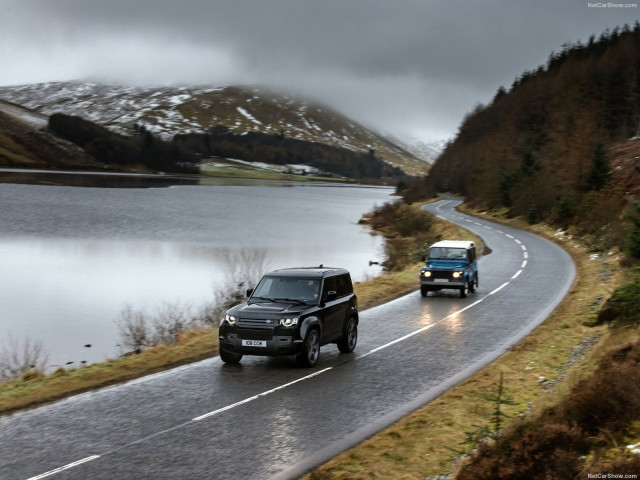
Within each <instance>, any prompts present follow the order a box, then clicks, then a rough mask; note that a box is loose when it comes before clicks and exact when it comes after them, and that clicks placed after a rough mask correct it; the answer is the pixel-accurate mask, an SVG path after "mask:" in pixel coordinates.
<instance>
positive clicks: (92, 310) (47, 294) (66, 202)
mask: <svg viewBox="0 0 640 480" xmlns="http://www.w3.org/2000/svg"><path fill="white" fill-rule="evenodd" d="M219 183H221V182H219ZM243 183H247V182H243ZM109 186H111V187H113V186H115V185H112V184H111V185H109ZM391 192H392V190H391V189H388V188H371V187H359V186H334V185H329V184H315V185H309V184H286V183H274V184H271V185H264V184H252V185H223V184H219V185H209V186H203V185H197V186H187V185H177V186H172V187H169V188H77V187H68V186H45V185H21V184H6V183H0V259H2V260H1V262H0V265H1V266H0V345H2V342H3V340H6V339H8V338H13V339H15V340H22V339H25V338H29V339H31V340H39V341H41V342H42V343H43V344H44V346H45V349H46V350H47V352H48V353H49V364H50V365H65V364H66V363H67V362H77V363H79V362H80V361H83V360H84V361H87V362H89V363H91V362H96V361H102V360H104V359H105V358H107V357H114V356H117V355H118V354H119V353H121V348H119V347H117V346H116V345H117V344H119V343H120V339H119V334H118V328H117V325H116V320H117V318H118V317H119V315H120V312H121V311H122V309H123V308H124V307H125V306H126V305H131V306H132V307H133V308H134V309H143V310H145V311H147V312H148V313H153V312H154V311H155V310H157V309H159V308H161V307H162V305H163V304H164V303H181V304H182V305H187V304H188V305H191V306H193V307H194V308H197V307H198V306H200V305H202V304H204V303H206V302H207V301H210V300H211V299H212V296H213V292H214V291H215V290H216V288H220V286H221V285H222V284H223V283H224V281H225V278H227V277H228V271H229V269H230V268H231V267H230V262H231V263H232V262H233V261H234V259H236V258H237V257H238V255H240V254H241V253H242V252H251V251H256V250H257V251H263V252H266V265H265V267H266V268H268V269H272V268H282V267H290V266H301V265H304V266H306V265H319V264H321V263H322V264H324V265H330V266H343V267H346V268H348V269H349V270H350V271H351V273H352V276H353V277H354V280H362V279H363V278H365V277H366V276H373V275H376V274H377V273H379V270H377V268H378V267H376V266H369V261H370V260H376V261H379V260H381V257H382V239H381V238H380V237H378V236H373V235H371V234H370V233H369V230H368V229H366V228H364V227H362V226H360V225H358V223H357V222H358V220H359V219H360V218H361V216H362V214H363V213H365V212H368V211H371V210H372V209H373V208H374V206H376V205H380V204H382V203H384V202H385V201H387V200H389V195H390V193H391ZM85 344H91V345H92V346H91V347H90V348H86V347H84V345H85Z"/></svg>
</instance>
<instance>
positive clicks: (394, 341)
mask: <svg viewBox="0 0 640 480" xmlns="http://www.w3.org/2000/svg"><path fill="white" fill-rule="evenodd" d="M456 313H457V312H456ZM452 315H453V314H452ZM434 325H435V323H430V324H429V325H425V326H424V327H422V328H419V329H418V330H415V331H413V332H411V333H409V334H407V335H405V336H404V337H400V338H396V339H395V340H393V341H391V342H389V343H386V344H384V345H380V346H379V347H376V348H374V349H373V350H369V351H368V352H367V353H364V354H362V355H360V356H359V357H356V360H358V359H359V358H364V357H368V356H369V355H371V354H373V353H376V352H379V351H380V350H384V349H385V348H387V347H390V346H391V345H395V344H396V343H399V342H402V341H404V340H406V339H407V338H411V337H413V336H414V335H417V334H419V333H422V332H424V331H426V330H429V329H430V328H431V327H433V326H434Z"/></svg>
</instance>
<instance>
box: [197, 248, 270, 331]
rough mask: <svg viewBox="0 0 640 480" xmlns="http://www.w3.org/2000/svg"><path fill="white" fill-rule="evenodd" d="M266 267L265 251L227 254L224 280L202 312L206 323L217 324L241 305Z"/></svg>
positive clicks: (244, 251) (241, 251)
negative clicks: (247, 291) (228, 311)
mask: <svg viewBox="0 0 640 480" xmlns="http://www.w3.org/2000/svg"><path fill="white" fill-rule="evenodd" d="M267 267H268V260H267V249H265V248H252V249H244V250H240V251H239V252H233V253H228V254H227V255H226V256H225V260H224V269H225V272H226V274H225V278H224V281H223V282H222V285H220V286H219V287H218V288H217V289H216V291H215V292H214V294H213V300H212V301H211V302H210V303H209V304H207V305H206V306H205V307H204V308H203V310H202V316H203V318H204V319H205V322H206V323H209V324H217V323H218V321H219V320H220V319H221V318H222V316H223V315H224V314H225V312H226V311H227V310H229V309H230V308H231V307H233V306H234V305H237V304H239V303H241V302H242V301H243V300H244V298H245V296H246V290H247V289H248V288H253V287H254V286H255V285H256V284H257V283H258V281H259V280H260V278H261V277H262V274H263V273H264V271H265V270H266V269H267Z"/></svg>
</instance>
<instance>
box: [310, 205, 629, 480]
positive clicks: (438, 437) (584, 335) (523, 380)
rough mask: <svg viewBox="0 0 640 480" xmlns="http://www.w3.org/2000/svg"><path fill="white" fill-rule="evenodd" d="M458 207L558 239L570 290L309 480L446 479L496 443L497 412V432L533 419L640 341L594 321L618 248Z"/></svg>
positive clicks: (607, 292) (616, 266) (614, 278)
mask: <svg viewBox="0 0 640 480" xmlns="http://www.w3.org/2000/svg"><path fill="white" fill-rule="evenodd" d="M465 213H470V214H475V215H478V216H482V217H484V218H487V219H489V220H492V221H499V222H503V223H508V224H509V225H511V226H515V227H518V228H523V229H528V230H530V231H533V232H534V233H537V234H539V235H542V236H545V237H547V238H549V239H551V240H553V241H555V242H557V243H559V244H560V245H561V246H563V248H565V249H566V250H567V251H568V252H569V253H570V254H571V255H572V257H573V259H574V262H575V264H576V268H577V277H576V281H575V283H574V285H573V287H572V289H571V291H570V292H569V294H568V295H567V297H566V298H565V300H564V301H563V303H562V304H561V305H560V306H559V307H558V308H557V309H556V310H555V311H554V312H553V314H552V315H551V316H550V317H549V318H548V319H547V320H546V321H545V322H543V324H542V325H540V326H539V327H538V328H536V329H535V330H534V331H533V332H532V333H531V334H530V335H529V336H528V337H526V338H525V339H524V340H522V341H521V342H519V343H518V344H516V345H515V346H514V347H512V348H511V349H510V350H509V351H508V352H506V353H505V354H504V355H502V356H501V357H500V358H499V359H498V360H496V361H495V362H493V363H492V364H490V365H488V366H487V367H485V368H484V369H482V370H480V371H478V372H477V373H475V374H474V375H472V376H471V377H469V378H468V379H467V380H466V381H464V382H462V383H461V384H459V385H457V386H456V387H454V388H452V389H450V390H449V391H447V392H446V393H444V394H443V395H441V396H440V397H439V398H437V399H436V400H434V401H433V402H431V403H429V404H427V405H425V406H424V407H422V408H421V409H419V410H417V411H415V412H414V413H412V414H411V415H409V416H408V417H406V418H404V419H403V420H401V421H399V422H397V423H396V424H394V425H392V426H390V427H388V428H386V429H384V430H383V431H382V432H380V433H379V434H377V435H375V436H373V437H371V438H369V439H368V440H366V441H365V442H363V443H361V444H360V445H358V446H356V447H354V448H352V449H350V450H348V451H346V452H344V453H342V454H341V455H339V456H337V457H335V458H334V459H333V460H331V461H330V462H328V463H327V464H325V465H323V466H321V467H319V468H318V469H316V470H315V471H314V472H312V473H310V474H308V475H307V476H305V477H304V478H305V479H306V480H316V479H349V480H359V479H368V478H404V479H416V480H418V479H420V480H422V479H424V478H425V477H427V478H450V475H452V474H455V473H456V472H457V470H458V469H459V468H460V466H461V465H462V464H464V463H465V462H466V461H467V459H468V455H469V453H470V452H471V451H472V450H474V449H475V448H476V447H477V443H478V441H480V440H482V441H483V442H489V443H491V442H493V440H492V437H495V436H496V435H497V434H498V432H494V431H492V430H493V428H494V427H495V425H496V420H497V419H498V418H499V419H500V420H499V422H498V424H499V425H500V427H501V428H506V429H510V428H514V426H517V425H519V424H520V423H522V422H523V421H525V420H527V419H530V418H534V417H536V416H537V415H539V414H540V412H543V411H544V410H545V409H546V408H547V407H550V406H553V405H557V404H558V403H559V402H560V401H561V400H562V399H564V398H566V397H567V396H568V395H569V392H570V390H571V388H572V387H573V386H575V385H577V384H578V382H579V381H581V380H582V379H585V378H588V377H589V376H590V375H591V374H592V373H593V372H594V371H595V370H596V368H597V365H598V364H599V361H600V359H601V358H603V356H605V355H606V352H608V351H609V350H611V349H612V348H616V347H618V346H620V345H621V344H624V343H626V342H628V341H630V340H633V339H635V338H638V336H639V335H638V328H637V326H635V327H632V328H624V329H623V330H620V329H611V328H609V327H607V326H603V325H596V322H594V319H595V318H596V316H597V314H598V311H599V310H600V309H601V308H602V306H603V305H604V304H605V301H606V299H607V298H609V297H610V296H611V294H612V292H613V291H614V290H615V289H616V288H618V287H619V286H620V285H621V284H622V283H623V282H624V281H625V279H626V278H627V277H628V275H629V272H628V269H625V268H623V267H622V266H621V261H622V260H623V255H621V254H620V253H619V252H618V251H610V252H599V253H595V252H592V251H589V249H588V248H587V247H585V246H584V245H582V244H581V242H580V239H577V238H573V237H571V236H569V235H566V234H564V233H562V232H558V231H557V230H554V229H552V228H550V227H548V226H545V225H542V224H537V225H534V226H528V225H526V223H525V222H521V221H518V220H509V221H505V220H503V219H501V218H500V217H498V216H493V215H490V214H488V213H484V214H482V213H480V212H472V211H469V210H468V209H465ZM622 263H624V262H622ZM501 377H502V389H500V379H501ZM498 407H499V408H498ZM496 412H499V413H498V414H497V413H496ZM636 441H637V440H636ZM439 475H443V477H436V476H439ZM483 478H484V477H483ZM555 478H560V477H555Z"/></svg>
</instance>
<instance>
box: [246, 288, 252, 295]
mask: <svg viewBox="0 0 640 480" xmlns="http://www.w3.org/2000/svg"><path fill="white" fill-rule="evenodd" d="M252 293H253V288H248V289H247V297H250V296H251V294H252Z"/></svg>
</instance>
